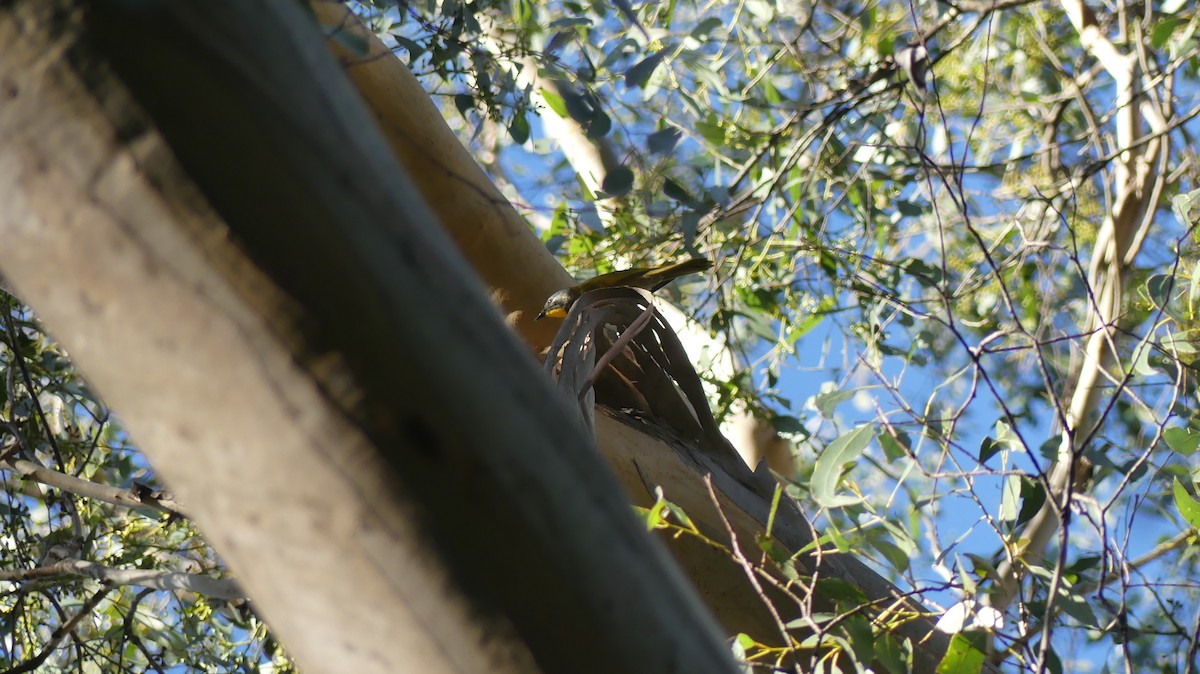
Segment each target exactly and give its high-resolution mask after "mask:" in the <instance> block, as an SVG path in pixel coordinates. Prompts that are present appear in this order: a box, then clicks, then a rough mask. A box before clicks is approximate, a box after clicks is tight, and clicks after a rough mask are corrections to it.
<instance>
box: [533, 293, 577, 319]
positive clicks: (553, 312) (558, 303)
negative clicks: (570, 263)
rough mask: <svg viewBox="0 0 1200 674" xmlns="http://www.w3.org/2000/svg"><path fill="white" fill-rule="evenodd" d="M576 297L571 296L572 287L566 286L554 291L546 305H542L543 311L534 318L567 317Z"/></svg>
mask: <svg viewBox="0 0 1200 674" xmlns="http://www.w3.org/2000/svg"><path fill="white" fill-rule="evenodd" d="M574 301H575V298H574V297H572V296H571V289H570V288H564V289H562V290H559V291H558V292H556V293H554V294H553V295H551V296H550V297H549V299H547V300H546V306H544V307H542V311H541V313H539V314H538V315H537V317H536V318H534V319H533V320H535V321H540V320H542V319H543V318H546V317H550V318H566V317H567V312H568V311H570V309H571V304H572V303H573V302H574Z"/></svg>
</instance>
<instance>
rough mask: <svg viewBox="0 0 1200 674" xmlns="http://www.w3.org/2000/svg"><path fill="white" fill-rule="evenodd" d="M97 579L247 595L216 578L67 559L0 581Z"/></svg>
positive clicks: (6, 574) (2, 574) (216, 595)
mask: <svg viewBox="0 0 1200 674" xmlns="http://www.w3.org/2000/svg"><path fill="white" fill-rule="evenodd" d="M72 577H75V578H94V579H96V580H100V581H105V582H109V583H112V584H114V585H135V586H138V587H148V588H152V589H155V590H184V591H187V592H195V593H196V594H200V595H203V596H205V597H209V598H211V599H241V598H244V597H246V596H247V595H246V593H245V591H243V590H242V588H241V587H239V586H238V584H237V583H236V582H234V581H233V580H230V579H228V578H213V577H211V576H202V575H198V574H194V573H183V572H179V571H155V570H151V569H114V568H112V567H109V566H104V565H103V564H97V563H95V562H89V561H85V560H82V559H75V558H67V559H62V560H59V561H57V562H55V563H53V564H49V565H47V566H39V567H37V568H33V569H17V570H7V571H0V580H7V581H13V582H19V581H27V580H48V579H59V578H72Z"/></svg>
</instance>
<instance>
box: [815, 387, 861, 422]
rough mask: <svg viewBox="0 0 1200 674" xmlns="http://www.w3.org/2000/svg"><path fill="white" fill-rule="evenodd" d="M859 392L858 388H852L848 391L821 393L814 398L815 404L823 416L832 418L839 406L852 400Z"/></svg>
mask: <svg viewBox="0 0 1200 674" xmlns="http://www.w3.org/2000/svg"><path fill="white" fill-rule="evenodd" d="M857 393H858V389H850V390H848V391H830V392H829V393H821V394H819V395H817V396H816V397H815V398H813V406H814V407H816V408H817V411H818V412H820V413H821V416H823V417H825V418H826V419H832V418H833V413H834V411H836V410H837V406H838V405H841V404H842V403H844V402H846V401H847V400H850V399H851V398H853V397H854V396H855V394H857Z"/></svg>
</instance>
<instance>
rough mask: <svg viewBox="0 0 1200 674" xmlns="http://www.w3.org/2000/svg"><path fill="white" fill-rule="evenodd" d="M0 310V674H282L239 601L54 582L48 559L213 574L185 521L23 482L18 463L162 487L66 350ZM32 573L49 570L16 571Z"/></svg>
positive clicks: (211, 560) (17, 310)
mask: <svg viewBox="0 0 1200 674" xmlns="http://www.w3.org/2000/svg"><path fill="white" fill-rule="evenodd" d="M0 302H2V303H3V306H2V307H0V311H3V315H4V317H5V319H4V323H3V324H2V325H0V327H2V328H3V329H2V330H0V372H2V373H3V382H4V386H3V387H0V427H3V429H4V446H3V449H0V454H3V456H4V459H3V460H2V461H0V476H3V484H4V494H3V496H2V497H0V516H2V517H3V519H4V527H3V536H2V537H0V548H2V549H3V554H0V559H3V564H2V565H0V633H2V634H4V635H5V639H4V641H3V644H2V645H0V668H2V669H3V670H4V671H10V668H12V671H23V670H21V669H19V667H27V666H29V665H31V664H35V663H40V667H39V668H38V671H64V670H83V671H88V670H89V669H90V670H91V671H125V670H135V671H147V670H151V671H159V672H162V671H167V670H175V671H178V668H181V667H182V668H185V669H188V670H197V671H260V670H262V669H264V668H266V669H268V670H271V671H289V670H290V665H289V664H288V662H287V660H286V658H284V657H283V654H282V652H281V651H280V649H279V648H278V646H277V645H276V644H275V642H273V641H272V640H271V639H270V638H269V636H267V634H266V631H265V629H264V627H263V624H262V623H261V622H260V621H259V620H258V619H257V618H255V617H254V616H253V615H252V614H251V613H250V612H249V611H248V610H247V607H246V606H245V604H244V602H240V603H237V602H235V603H231V602H227V601H221V600H217V599H211V598H207V597H204V596H200V595H198V594H196V593H192V592H166V591H155V590H151V589H147V588H142V587H138V586H132V585H121V584H114V583H109V582H104V581H101V580H95V579H88V578H81V577H77V576H74V575H72V574H66V573H55V571H56V570H57V569H56V567H55V566H54V565H55V564H56V563H57V562H61V561H62V560H73V559H79V560H86V561H90V562H94V563H96V564H99V565H102V566H103V567H104V568H106V569H114V570H126V569H144V570H154V571H159V572H163V573H170V572H182V573H188V574H197V575H203V576H221V575H224V571H223V569H222V567H221V565H220V563H219V561H218V560H217V559H216V556H215V555H214V554H213V551H212V550H211V549H210V548H209V547H208V546H207V545H206V544H205V543H204V541H203V540H202V539H201V538H200V536H199V535H198V533H197V532H196V530H195V528H194V527H192V526H191V524H190V523H189V522H188V521H186V520H183V519H180V518H179V517H175V516H171V515H167V514H164V513H163V512H161V511H159V510H155V509H153V508H151V507H150V506H149V505H148V506H147V507H146V508H144V509H142V508H138V509H131V508H130V507H128V505H116V504H112V503H107V502H104V501H101V500H99V499H95V498H87V497H84V496H80V495H77V494H73V493H71V492H67V491H62V490H60V489H58V488H56V487H54V486H50V485H47V484H43V483H40V482H39V481H36V480H35V479H26V478H23V477H22V472H20V471H18V470H17V468H18V467H20V466H16V464H17V462H24V464H22V465H31V464H38V465H40V466H42V467H44V468H48V469H51V470H52V471H54V472H56V473H59V474H65V475H67V476H71V477H74V478H81V479H82V480H86V481H88V482H92V483H96V484H99V485H106V486H115V487H120V488H124V489H130V490H139V489H144V490H145V492H146V493H153V492H156V491H158V490H159V487H158V486H157V485H156V483H155V478H154V475H153V473H152V472H151V470H150V469H149V467H148V466H147V465H146V464H145V461H144V459H143V458H142V457H141V456H140V455H139V454H138V453H137V451H136V450H135V449H134V448H133V447H131V446H130V444H129V442H128V439H127V437H126V436H125V434H124V432H123V431H121V429H120V426H119V425H118V423H117V422H116V420H115V419H114V418H113V417H112V415H111V414H110V413H109V410H108V409H107V408H106V407H104V405H103V404H102V403H101V402H100V401H99V399H98V398H97V396H96V395H95V393H94V392H93V391H91V390H90V389H89V388H88V386H87V384H86V382H84V381H83V379H82V378H81V377H80V376H79V374H78V372H76V371H75V370H74V369H73V368H72V367H71V365H70V362H69V359H68V354H67V353H66V352H65V351H64V350H63V349H62V347H61V346H59V345H58V344H56V343H55V342H54V341H53V340H51V339H50V338H49V337H48V336H47V335H46V334H45V333H44V332H42V331H41V329H40V328H39V327H38V325H37V323H36V322H35V321H34V319H33V316H32V315H31V314H30V312H29V310H28V309H27V308H25V307H23V306H22V305H21V304H20V303H19V302H18V301H16V300H15V299H13V298H12V297H11V296H10V295H8V294H2V295H0ZM138 485H141V486H140V487H139V486H138ZM31 570H34V571H36V570H42V571H46V572H47V573H45V574H43V575H41V576H31V577H23V576H21V575H20V574H22V573H23V572H29V571H31ZM72 624H73V625H74V628H73V629H71V630H70V632H69V633H70V638H69V639H68V640H66V641H62V642H61V643H60V642H59V640H60V639H61V636H59V637H58V640H56V639H55V632H54V631H55V630H57V629H59V628H61V627H63V626H65V625H72Z"/></svg>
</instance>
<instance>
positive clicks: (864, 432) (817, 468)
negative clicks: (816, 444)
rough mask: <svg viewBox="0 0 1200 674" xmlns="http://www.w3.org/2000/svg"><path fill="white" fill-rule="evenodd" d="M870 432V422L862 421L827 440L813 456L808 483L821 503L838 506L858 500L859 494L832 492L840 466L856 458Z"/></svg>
mask: <svg viewBox="0 0 1200 674" xmlns="http://www.w3.org/2000/svg"><path fill="white" fill-rule="evenodd" d="M872 436H873V434H872V432H871V426H870V425H869V424H863V425H862V426H859V427H857V428H855V429H854V430H852V431H850V432H849V433H846V434H845V435H842V436H841V437H839V438H838V439H836V440H834V441H833V442H831V443H829V446H827V447H826V448H825V451H823V452H821V455H820V456H819V457H817V462H816V464H815V465H814V466H813V475H812V481H811V482H810V486H811V488H812V493H813V498H815V499H816V501H817V503H819V504H820V505H821V506H822V507H825V508H839V507H842V506H847V505H852V504H855V503H858V502H860V501H862V498H861V497H859V496H844V495H843V496H839V495H837V493H836V492H837V487H838V482H839V481H840V480H841V477H842V468H843V467H844V466H845V465H846V464H847V463H850V462H852V461H855V460H857V459H858V457H859V456H860V455H861V454H862V453H863V450H865V449H866V448H867V446H868V445H870V444H871V438H872Z"/></svg>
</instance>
